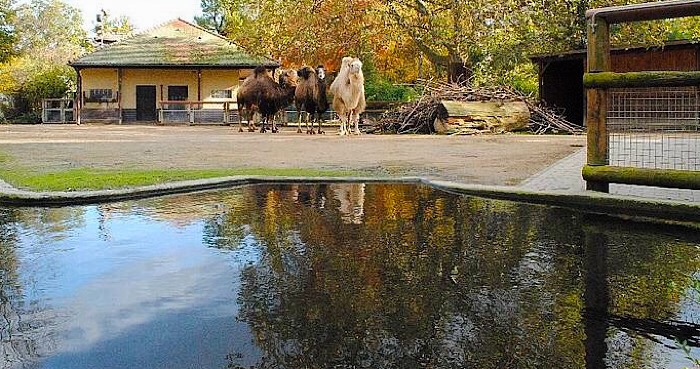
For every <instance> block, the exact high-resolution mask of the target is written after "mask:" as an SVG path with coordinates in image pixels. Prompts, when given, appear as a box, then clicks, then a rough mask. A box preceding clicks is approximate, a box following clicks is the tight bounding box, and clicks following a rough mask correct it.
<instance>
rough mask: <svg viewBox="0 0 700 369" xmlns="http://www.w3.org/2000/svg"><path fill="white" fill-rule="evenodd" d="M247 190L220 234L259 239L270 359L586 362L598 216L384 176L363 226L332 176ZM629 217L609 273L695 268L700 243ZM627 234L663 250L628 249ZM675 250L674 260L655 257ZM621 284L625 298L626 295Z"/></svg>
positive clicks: (655, 273) (252, 289) (651, 299)
mask: <svg viewBox="0 0 700 369" xmlns="http://www.w3.org/2000/svg"><path fill="white" fill-rule="evenodd" d="M246 190H247V191H248V192H249V195H250V197H251V198H253V199H254V204H253V205H256V206H250V207H247V208H245V209H242V208H239V209H237V212H236V213H235V214H234V213H227V214H223V215H221V217H220V218H218V219H216V221H212V222H211V223H210V227H209V233H208V234H209V236H208V237H210V239H217V240H227V241H229V242H230V243H228V244H226V245H222V244H218V245H217V246H218V247H223V248H237V247H238V245H240V244H241V242H242V240H244V239H246V238H251V239H254V240H255V241H256V242H258V243H259V244H260V245H261V249H262V250H263V257H262V260H261V261H260V262H259V263H258V264H256V265H252V266H249V267H247V268H246V269H245V270H244V272H243V275H242V279H243V288H242V291H241V294H240V298H239V303H240V305H241V313H240V319H243V320H244V321H246V322H248V323H249V324H250V326H251V329H252V331H253V332H254V335H255V341H256V344H257V345H258V346H259V347H260V348H261V350H262V352H263V356H262V358H260V360H259V363H258V365H257V366H258V367H259V368H278V367H283V368H306V367H319V368H320V367H337V368H346V367H373V368H394V367H396V368H403V367H433V368H451V367H475V368H504V367H517V368H530V367H532V368H535V367H536V368H541V367H552V368H573V367H585V365H586V364H584V360H585V359H586V356H585V354H584V353H585V351H586V347H585V346H584V338H585V334H584V325H585V324H584V321H583V318H582V314H581V312H582V310H583V308H584V301H583V298H584V286H583V278H582V275H585V274H586V271H585V265H584V264H583V259H582V255H583V254H584V252H585V247H584V245H585V243H584V239H585V237H584V233H585V232H584V228H585V227H584V226H585V225H586V224H589V223H590V222H589V220H588V218H587V217H581V216H577V215H575V214H574V213H571V212H569V211H565V210H561V209H548V208H543V207H533V206H520V205H517V204H514V203H509V202H502V201H487V200H482V199H478V198H470V197H459V196H452V195H447V194H444V193H440V192H436V191H432V190H430V189H428V188H425V187H413V186H401V185H398V186H397V185H372V186H367V187H366V188H364V189H363V191H364V193H363V196H362V197H363V199H364V200H365V201H363V204H362V211H363V214H362V223H363V224H362V225H358V224H355V223H357V222H353V221H348V220H349V219H351V218H348V215H349V214H348V212H347V209H349V208H352V207H351V206H348V205H347V204H343V203H342V202H341V199H348V198H350V197H349V196H345V195H339V194H338V189H337V188H334V187H331V186H289V187H284V188H281V187H276V186H262V187H251V188H248V189H246ZM349 193H350V190H348V191H347V192H346V193H345V194H349ZM351 214H352V213H350V215H351ZM613 223H614V222H613ZM618 223H619V224H627V223H621V222H618ZM605 224H608V225H609V224H612V223H610V222H608V223H605ZM621 227H622V228H620V229H616V230H613V231H612V232H613V233H614V234H615V236H614V237H612V238H613V242H621V246H620V247H618V248H616V249H614V250H612V251H611V252H610V253H611V257H609V259H608V260H609V263H611V264H614V265H612V266H611V267H609V268H608V269H609V271H610V273H614V275H613V276H612V277H611V280H612V281H615V280H616V279H615V278H628V277H629V276H633V275H639V276H642V275H643V276H644V277H643V278H642V279H644V280H646V282H643V283H642V285H643V286H646V285H649V286H652V285H660V284H673V283H677V284H678V285H681V286H682V285H683V283H684V281H685V279H684V278H685V277H684V276H687V275H688V274H690V273H692V272H694V271H696V270H698V268H699V265H698V257H697V255H696V254H695V253H694V252H695V249H694V248H693V247H686V246H687V245H683V244H680V245H679V244H677V242H675V241H673V239H672V238H670V237H661V238H660V240H659V238H658V237H657V238H656V239H655V238H654V237H653V236H650V233H649V232H643V231H642V230H638V229H635V230H632V231H626V230H625V229H624V226H621ZM229 232H230V233H229ZM630 234H634V235H637V236H636V239H635V240H636V241H640V242H646V243H647V245H646V246H644V247H646V248H647V249H649V248H651V249H655V250H656V251H653V250H641V252H640V253H638V254H630V253H625V252H624V247H625V246H627V245H629V243H625V240H629V239H630V238H629V236H630ZM636 241H635V242H636ZM669 243H671V244H673V245H669ZM650 245H651V246H650ZM671 246H672V247H671ZM669 251H672V252H673V253H674V257H673V260H676V261H677V262H674V263H672V264H671V265H669V266H668V267H667V268H666V267H662V268H657V267H656V265H658V264H663V262H664V260H666V257H664V256H663V255H662V254H663V253H664V252H669ZM626 263H627V264H626ZM625 280H626V281H629V283H632V284H634V283H635V282H639V281H640V279H636V278H632V279H625ZM626 287H632V288H634V286H626ZM650 288H651V287H650ZM612 289H613V291H612V293H611V295H612V300H613V301H617V300H616V299H618V297H617V296H618V295H620V296H623V295H624V290H625V288H621V286H617V285H613V286H612ZM682 290H683V287H680V288H677V289H676V291H682ZM659 297H660V295H659V293H650V294H637V296H636V297H635V298H636V299H639V300H640V304H641V305H661V306H658V307H657V308H658V309H661V310H664V311H667V312H674V311H677V308H678V296H674V295H672V294H663V296H662V297H664V298H666V299H667V300H661V301H659V300H657V298H659ZM630 306H631V305H630ZM634 306H638V305H634ZM613 309H616V308H615V307H613ZM617 313H618V314H621V315H634V314H646V313H647V311H646V310H645V311H639V310H638V309H636V308H624V307H623V308H622V310H621V311H618V312H617ZM652 315H653V314H652ZM659 317H668V314H666V315H663V316H659ZM639 341H640V342H641V339H639ZM603 344H605V342H603ZM649 350H651V349H649V348H648V347H647V351H649ZM236 358H237V356H235V355H233V356H231V367H237V366H236V363H237V362H238V361H237V360H238V359H236ZM620 364H624V363H620Z"/></svg>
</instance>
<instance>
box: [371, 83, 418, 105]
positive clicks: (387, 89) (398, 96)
mask: <svg viewBox="0 0 700 369" xmlns="http://www.w3.org/2000/svg"><path fill="white" fill-rule="evenodd" d="M417 96H418V92H417V91H416V90H415V89H414V88H413V87H410V86H406V85H396V84H393V83H391V82H389V81H387V80H384V79H376V80H373V81H367V82H366V83H365V97H366V99H367V101H410V100H412V99H415V98H416V97H417Z"/></svg>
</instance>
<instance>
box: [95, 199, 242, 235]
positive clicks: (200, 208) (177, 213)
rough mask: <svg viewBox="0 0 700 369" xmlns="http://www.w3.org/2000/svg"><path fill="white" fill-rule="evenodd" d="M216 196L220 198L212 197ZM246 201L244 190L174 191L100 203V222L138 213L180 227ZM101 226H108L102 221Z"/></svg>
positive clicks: (213, 215) (214, 215) (220, 212)
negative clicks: (220, 191)
mask: <svg viewBox="0 0 700 369" xmlns="http://www.w3.org/2000/svg"><path fill="white" fill-rule="evenodd" d="M213 198H216V201H211V200H212V199H213ZM242 202H243V198H242V195H241V194H240V192H231V193H227V194H223V195H219V194H216V193H208V192H202V193H193V194H186V195H172V196H165V197H158V198H153V199H147V200H142V201H127V202H118V203H108V204H100V205H98V211H99V214H100V217H101V219H100V222H101V223H105V222H106V221H108V220H110V219H112V218H117V217H122V216H124V217H125V216H128V215H129V214H138V215H143V216H146V217H148V218H150V219H153V220H156V221H164V222H167V223H169V224H171V225H173V226H174V227H176V228H185V227H188V226H190V225H192V224H194V223H196V222H199V221H201V220H202V219H211V218H215V217H216V216H218V215H220V214H222V213H224V212H225V211H226V209H229V208H240V207H242V206H243V205H241V204H242ZM100 227H101V230H102V228H103V227H104V225H103V224H101V225H100Z"/></svg>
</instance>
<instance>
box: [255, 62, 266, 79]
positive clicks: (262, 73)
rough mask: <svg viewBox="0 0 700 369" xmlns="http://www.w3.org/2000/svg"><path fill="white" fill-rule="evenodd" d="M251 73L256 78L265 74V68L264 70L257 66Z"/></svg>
mask: <svg viewBox="0 0 700 369" xmlns="http://www.w3.org/2000/svg"><path fill="white" fill-rule="evenodd" d="M253 73H255V77H256V78H257V77H259V76H261V75H265V74H267V68H265V67H264V66H262V65H258V66H257V67H255V70H253Z"/></svg>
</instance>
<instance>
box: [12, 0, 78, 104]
mask: <svg viewBox="0 0 700 369" xmlns="http://www.w3.org/2000/svg"><path fill="white" fill-rule="evenodd" d="M0 1H2V0H0ZM82 23H83V21H82V17H81V15H80V11H79V10H78V9H76V8H73V7H71V6H69V5H67V4H65V3H63V2H61V1H59V0H33V1H31V2H29V3H24V4H22V5H20V6H18V7H17V8H16V11H15V16H14V17H13V23H12V29H13V32H14V35H15V37H16V43H15V51H16V54H17V55H16V56H14V57H12V58H10V59H8V60H7V61H6V62H5V63H4V64H2V65H0V93H4V94H13V95H15V102H16V108H18V109H17V111H15V112H14V113H15V115H24V114H27V113H30V114H32V115H33V116H38V113H39V110H40V108H41V105H40V104H41V100H42V99H43V98H50V97H64V96H65V95H66V93H67V92H69V91H71V90H73V89H74V86H75V72H74V71H73V70H72V69H71V68H70V67H68V66H67V63H68V61H70V60H71V59H74V58H76V57H78V56H80V55H81V54H83V53H84V52H85V51H87V50H88V48H89V47H90V45H89V43H88V41H87V34H86V32H85V30H83V28H82ZM38 55H41V58H38V57H37V56H38Z"/></svg>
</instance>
